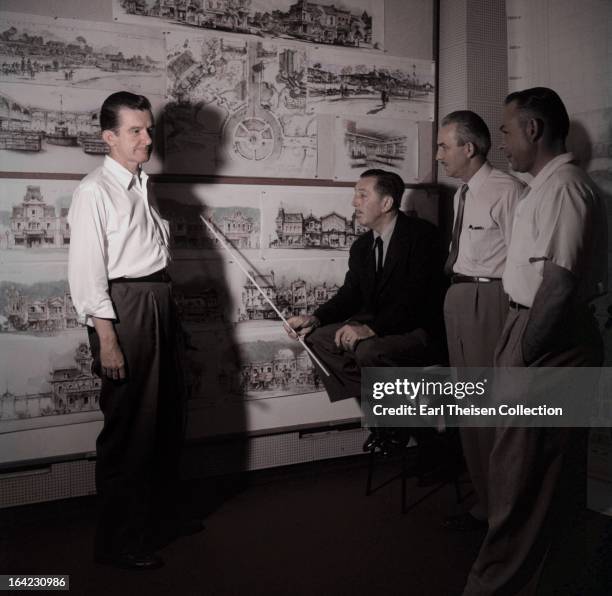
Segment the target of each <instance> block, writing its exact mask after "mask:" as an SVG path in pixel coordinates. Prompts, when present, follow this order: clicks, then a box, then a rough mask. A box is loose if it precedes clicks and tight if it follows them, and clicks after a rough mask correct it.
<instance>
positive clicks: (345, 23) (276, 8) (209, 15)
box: [113, 0, 384, 49]
mask: <svg viewBox="0 0 612 596" xmlns="http://www.w3.org/2000/svg"><path fill="white" fill-rule="evenodd" d="M113 17H114V18H115V20H116V21H121V22H125V23H138V24H141V25H147V26H151V25H157V26H163V27H167V26H168V25H174V26H181V25H182V26H186V27H192V28H193V27H200V28H205V29H216V30H221V31H231V32H234V33H244V34H250V35H257V36H260V37H282V38H286V39H295V40H300V41H304V42H310V43H316V44H332V45H339V46H345V47H351V48H370V49H372V48H377V49H381V48H382V43H383V32H384V3H382V2H376V0H345V1H344V2H334V0H322V1H319V2H310V1H308V0H190V2H185V1H184V0H113Z"/></svg>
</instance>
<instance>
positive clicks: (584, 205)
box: [503, 153, 608, 307]
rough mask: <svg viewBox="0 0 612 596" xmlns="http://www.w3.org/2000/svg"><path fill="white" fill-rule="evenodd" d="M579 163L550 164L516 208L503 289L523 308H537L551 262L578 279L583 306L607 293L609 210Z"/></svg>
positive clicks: (564, 158) (565, 157) (568, 159)
mask: <svg viewBox="0 0 612 596" xmlns="http://www.w3.org/2000/svg"><path fill="white" fill-rule="evenodd" d="M573 161H574V157H573V155H572V154H571V153H564V154H562V155H558V156H557V157H555V158H554V159H552V160H551V161H549V162H548V163H547V164H546V165H545V166H544V167H543V168H542V170H541V171H540V172H539V173H538V175H537V176H536V177H535V178H534V179H533V180H532V181H531V183H530V185H529V191H528V193H526V194H525V195H524V197H523V198H521V200H520V201H519V203H518V205H517V207H516V211H515V215H514V225H513V228H512V239H511V242H510V248H509V250H508V258H507V260H506V269H505V271H504V276H503V283H504V289H505V291H506V292H507V293H508V295H509V296H510V298H511V299H512V300H514V301H515V302H518V303H519V304H523V305H525V306H528V307H531V306H532V304H533V299H534V297H535V295H536V292H537V291H538V289H539V287H540V284H541V283H542V278H543V270H544V262H545V261H547V260H548V261H550V262H551V263H554V264H555V265H558V266H559V267H563V268H564V269H567V270H568V271H570V272H571V273H573V274H574V275H575V276H576V278H577V279H578V286H577V296H576V298H577V301H578V302H579V303H585V302H588V301H589V300H591V299H592V298H594V297H595V296H598V295H601V294H603V293H605V292H606V291H607V285H608V279H607V269H608V266H607V256H608V255H607V246H608V235H607V217H606V211H605V205H604V203H603V201H602V200H601V198H600V197H599V195H598V194H597V189H596V187H595V185H594V184H593V182H592V180H591V179H590V178H589V176H588V175H587V174H586V172H584V171H583V170H582V169H580V168H579V167H578V166H577V165H576V164H575V163H573Z"/></svg>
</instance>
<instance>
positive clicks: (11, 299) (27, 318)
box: [5, 288, 79, 333]
mask: <svg viewBox="0 0 612 596" xmlns="http://www.w3.org/2000/svg"><path fill="white" fill-rule="evenodd" d="M6 297H7V305H6V307H5V314H6V317H7V319H8V321H7V331H33V332H38V333H41V332H46V333H52V332H57V331H61V330H63V329H74V328H75V327H78V326H79V323H78V318H77V313H76V310H75V308H74V305H73V304H72V298H71V297H70V293H69V292H68V290H66V291H65V292H64V295H63V296H52V297H50V298H33V297H32V296H27V295H25V294H23V293H22V292H20V291H19V290H17V289H16V288H9V289H8V290H6Z"/></svg>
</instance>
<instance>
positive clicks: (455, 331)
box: [444, 280, 508, 520]
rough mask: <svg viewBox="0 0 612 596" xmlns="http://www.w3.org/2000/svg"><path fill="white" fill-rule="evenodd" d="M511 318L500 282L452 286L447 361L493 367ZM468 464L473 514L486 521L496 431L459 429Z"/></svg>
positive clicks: (447, 320) (446, 319)
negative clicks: (500, 342) (474, 496)
mask: <svg viewBox="0 0 612 596" xmlns="http://www.w3.org/2000/svg"><path fill="white" fill-rule="evenodd" d="M507 314H508V297H507V296H506V294H505V293H504V289H503V287H502V283H501V280H499V281H498V280H496V281H491V282H488V283H458V284H453V285H451V287H450V288H449V289H448V291H447V293H446V298H445V300H444V322H445V324H446V338H447V341H448V357H449V362H450V365H451V366H452V367H457V368H461V367H472V366H474V367H480V366H488V367H492V366H493V356H494V354H495V347H496V346H497V342H498V341H499V338H500V336H501V333H502V330H503V328H504V322H505V321H506V316H507ZM458 372H459V373H460V371H458ZM459 435H460V437H461V446H462V448H463V455H464V457H465V463H466V465H467V468H468V471H469V473H470V479H471V481H472V485H473V486H474V492H475V493H476V497H477V503H476V505H475V506H474V507H473V508H472V511H471V512H472V514H473V515H474V516H475V517H477V518H478V519H483V520H484V519H486V518H487V501H488V485H489V455H490V453H491V449H492V448H493V438H494V429H492V428H461V429H459Z"/></svg>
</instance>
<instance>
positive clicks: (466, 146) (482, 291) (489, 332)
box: [436, 110, 524, 531]
mask: <svg viewBox="0 0 612 596" xmlns="http://www.w3.org/2000/svg"><path fill="white" fill-rule="evenodd" d="M490 147H491V134H490V132H489V128H488V127H487V125H486V123H485V122H484V120H483V119H482V118H481V117H480V116H479V115H478V114H476V113H474V112H471V111H469V110H459V111H456V112H452V113H450V114H448V115H447V116H446V117H445V118H444V119H443V120H442V122H441V126H440V130H439V132H438V153H437V156H436V158H437V160H438V161H439V162H440V163H441V164H442V165H443V166H444V168H445V170H446V175H447V176H451V177H453V178H458V179H459V180H461V181H462V182H463V184H462V185H461V186H460V187H459V189H458V190H457V192H456V193H455V199H454V208H455V209H454V211H455V222H454V226H453V235H452V241H451V247H450V254H449V256H448V259H447V261H446V265H445V272H446V274H447V275H448V276H449V277H450V282H451V286H450V288H449V289H448V292H447V293H446V299H445V301H444V321H445V323H446V337H447V341H448V356H449V362H450V365H451V366H452V367H458V368H460V369H461V368H464V367H491V366H493V355H494V353H495V346H496V345H497V341H498V339H499V337H500V335H501V332H502V329H503V326H504V322H505V320H506V315H507V313H508V299H507V297H506V295H505V293H504V289H503V287H502V281H501V277H502V273H503V271H504V265H505V262H506V252H507V250H508V245H509V244H510V234H511V231H512V219H513V216H514V208H515V206H516V203H517V201H518V199H519V197H520V196H521V193H522V192H523V188H524V184H523V183H522V182H521V181H520V180H518V179H517V178H515V177H514V176H511V175H509V174H506V173H505V172H502V171H500V170H498V169H496V168H493V167H492V166H491V165H490V164H489V162H488V161H487V155H488V153H489V149H490ZM464 372H465V371H464ZM460 436H461V443H462V446H463V453H464V456H465V460H466V464H467V467H468V470H469V472H470V477H471V479H472V484H473V485H474V492H475V493H476V496H477V499H478V501H477V503H476V504H475V505H474V507H472V509H471V511H470V512H465V513H463V514H461V515H458V516H455V517H452V518H449V519H447V521H446V524H445V525H446V527H447V528H448V529H450V530H458V531H461V530H471V529H477V528H479V527H486V525H487V493H488V485H487V483H488V469H489V463H488V462H489V455H490V453H491V446H492V439H493V429H492V428H461V429H460Z"/></svg>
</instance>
